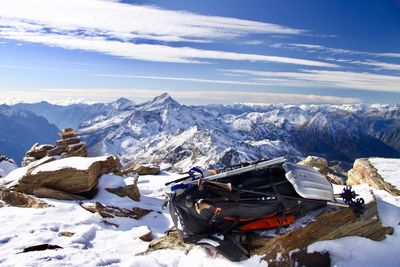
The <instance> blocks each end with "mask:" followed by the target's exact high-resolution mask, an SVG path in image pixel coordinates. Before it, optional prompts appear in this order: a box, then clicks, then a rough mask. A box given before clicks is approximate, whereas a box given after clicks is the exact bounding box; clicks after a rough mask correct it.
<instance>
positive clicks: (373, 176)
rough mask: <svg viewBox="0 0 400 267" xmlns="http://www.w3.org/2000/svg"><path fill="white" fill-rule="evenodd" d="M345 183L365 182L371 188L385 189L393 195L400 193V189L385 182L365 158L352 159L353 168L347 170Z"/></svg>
mask: <svg viewBox="0 0 400 267" xmlns="http://www.w3.org/2000/svg"><path fill="white" fill-rule="evenodd" d="M347 183H348V184H349V185H357V184H363V183H366V184H368V185H370V186H371V187H373V188H376V189H379V190H386V191H387V192H389V193H390V194H392V195H394V196H399V195H400V190H399V189H397V188H396V187H395V186H393V185H391V184H390V183H388V182H386V181H385V180H384V179H383V178H382V176H381V175H380V174H379V173H378V171H377V169H376V168H375V167H374V166H373V165H372V164H371V162H370V161H369V160H368V159H367V158H360V159H356V160H355V161H354V165H353V168H352V169H351V170H350V171H349V172H348V180H347Z"/></svg>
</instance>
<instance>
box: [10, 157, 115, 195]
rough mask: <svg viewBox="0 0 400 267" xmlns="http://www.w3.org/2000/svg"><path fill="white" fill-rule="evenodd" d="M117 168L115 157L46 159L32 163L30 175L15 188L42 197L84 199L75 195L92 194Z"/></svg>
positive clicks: (24, 177) (18, 182)
mask: <svg viewBox="0 0 400 267" xmlns="http://www.w3.org/2000/svg"><path fill="white" fill-rule="evenodd" d="M117 168H118V159H117V158H115V157H112V156H109V157H98V158H82V157H73V158H66V159H60V160H54V158H52V157H45V158H42V159H41V160H39V161H36V162H33V163H31V164H30V165H29V166H28V167H27V173H26V174H25V175H23V176H22V177H21V178H20V179H19V180H18V181H17V183H16V184H13V185H12V188H13V189H15V190H16V191H19V192H23V193H27V194H37V195H38V196H41V197H51V198H56V199H66V200H71V199H81V198H79V197H77V196H75V195H72V194H77V193H82V192H88V191H90V190H91V189H92V188H93V187H94V186H95V185H96V184H97V179H98V177H99V176H100V175H102V174H106V173H114V172H116V171H117Z"/></svg>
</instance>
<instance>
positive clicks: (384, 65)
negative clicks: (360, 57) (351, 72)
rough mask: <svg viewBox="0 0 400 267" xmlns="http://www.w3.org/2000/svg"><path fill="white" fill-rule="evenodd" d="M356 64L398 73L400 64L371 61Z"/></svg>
mask: <svg viewBox="0 0 400 267" xmlns="http://www.w3.org/2000/svg"><path fill="white" fill-rule="evenodd" d="M357 63H359V64H363V65H368V66H373V67H377V68H380V69H386V70H396V71H400V64H393V63H387V62H379V61H373V60H367V61H357Z"/></svg>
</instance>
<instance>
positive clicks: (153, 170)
mask: <svg viewBox="0 0 400 267" xmlns="http://www.w3.org/2000/svg"><path fill="white" fill-rule="evenodd" d="M159 172H160V167H158V166H154V165H150V164H145V165H135V166H130V167H128V168H126V169H125V170H122V171H121V173H122V174H123V175H125V174H128V173H137V174H139V175H156V174H158V173H159Z"/></svg>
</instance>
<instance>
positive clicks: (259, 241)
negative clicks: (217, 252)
mask: <svg viewBox="0 0 400 267" xmlns="http://www.w3.org/2000/svg"><path fill="white" fill-rule="evenodd" d="M371 199H372V200H371V201H370V202H369V203H367V204H366V206H365V212H364V213H363V214H362V215H361V217H356V216H355V215H354V213H353V212H352V211H351V210H350V209H348V208H338V209H336V208H328V207H327V208H325V209H324V210H322V211H321V213H320V215H319V216H317V217H316V218H315V220H314V221H311V222H308V224H306V225H303V226H300V227H299V228H297V229H294V230H292V231H290V232H287V233H284V234H281V235H279V236H273V237H263V236H256V237H254V239H253V241H252V247H251V251H252V254H256V255H264V260H266V261H267V262H268V266H297V265H293V264H291V262H293V261H296V262H299V263H300V262H302V261H306V260H307V262H314V261H316V262H318V264H316V265H312V264H311V263H310V265H308V266H325V265H324V264H325V263H326V262H327V258H326V255H325V256H320V255H304V253H305V251H306V249H307V247H308V246H309V245H311V244H312V243H314V242H317V241H322V240H332V239H338V238H342V237H346V236H361V237H365V238H369V239H372V240H375V241H379V240H382V239H384V238H385V237H386V234H391V233H392V232H393V228H391V227H384V226H382V222H381V220H380V218H379V214H378V209H377V205H376V201H375V198H374V196H373V193H372V192H371ZM244 245H245V244H244ZM189 248H190V246H189V245H187V244H184V243H183V242H182V240H181V238H180V237H179V235H178V234H177V232H176V231H174V232H169V233H168V234H167V235H166V236H163V237H160V238H158V239H155V240H153V241H152V242H151V243H150V245H149V248H148V250H147V251H146V252H145V253H148V252H151V251H154V250H159V249H179V250H186V251H187V250H188V249H189ZM296 253H300V254H298V255H297V256H296V255H295V254H296ZM302 254H303V255H302ZM278 255H279V257H278ZM324 262H325V263H324ZM304 264H305V263H304ZM305 265H306V264H305ZM299 266H301V265H299ZM306 266H307V265H306Z"/></svg>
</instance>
